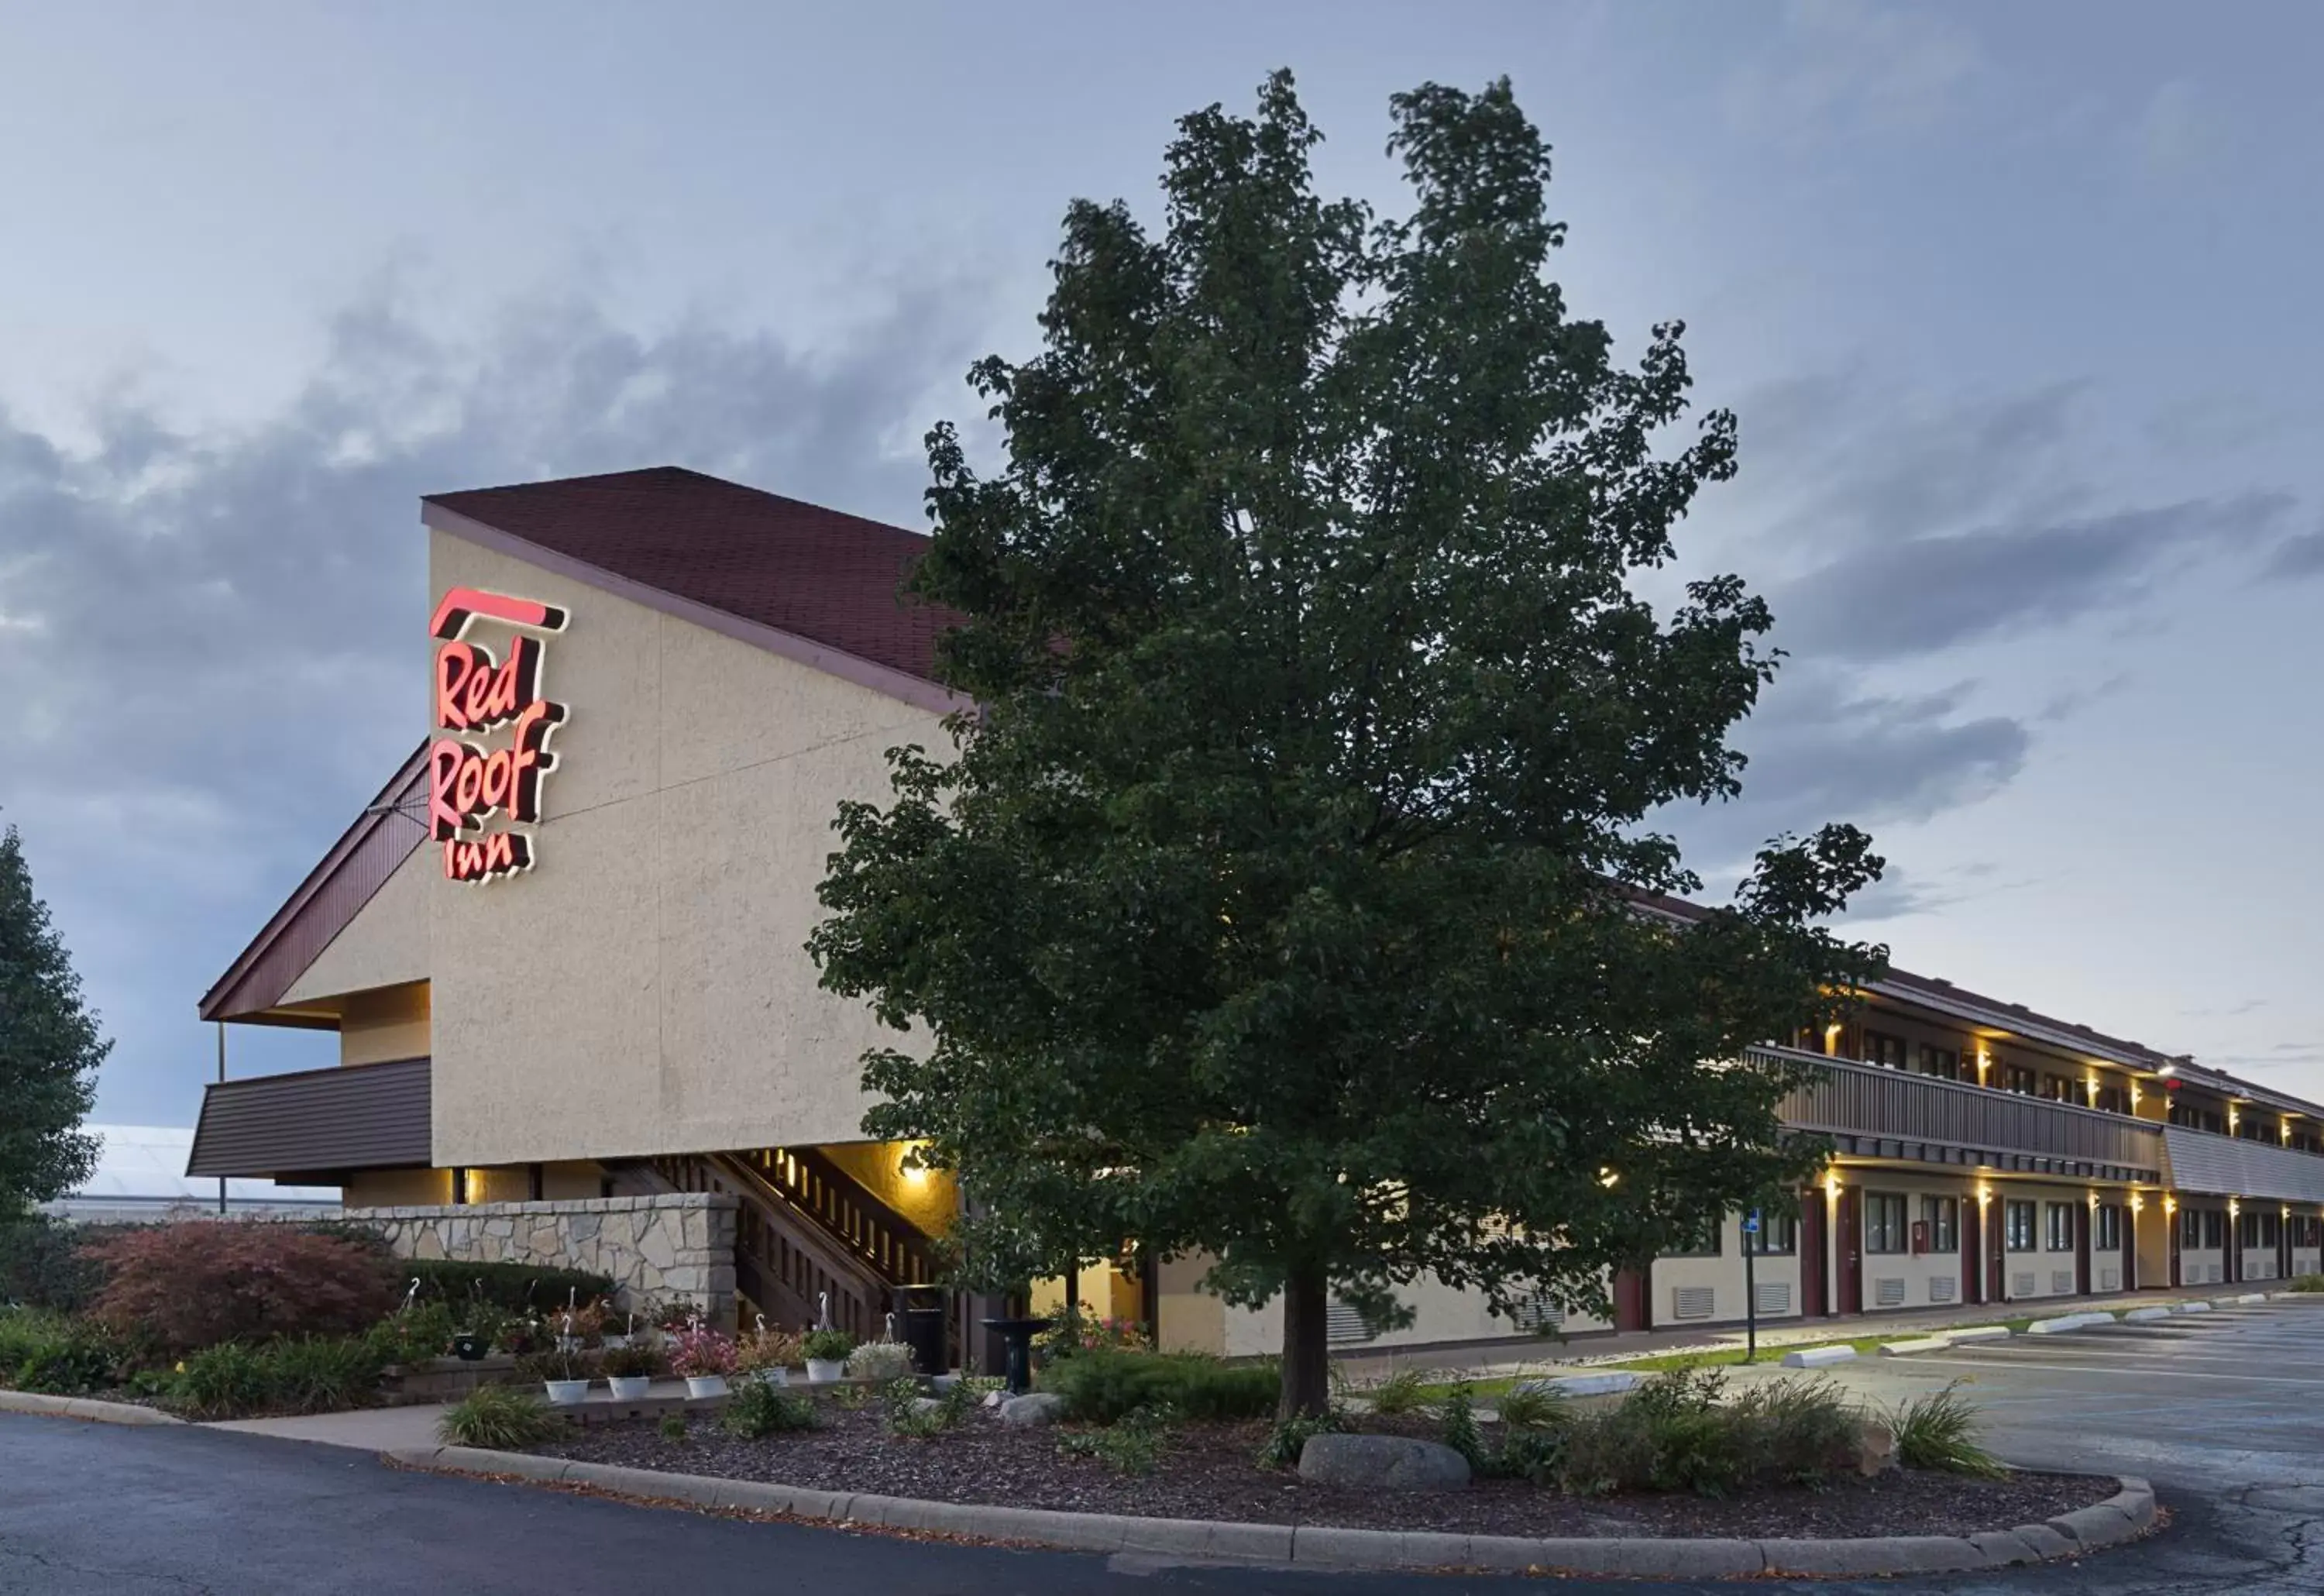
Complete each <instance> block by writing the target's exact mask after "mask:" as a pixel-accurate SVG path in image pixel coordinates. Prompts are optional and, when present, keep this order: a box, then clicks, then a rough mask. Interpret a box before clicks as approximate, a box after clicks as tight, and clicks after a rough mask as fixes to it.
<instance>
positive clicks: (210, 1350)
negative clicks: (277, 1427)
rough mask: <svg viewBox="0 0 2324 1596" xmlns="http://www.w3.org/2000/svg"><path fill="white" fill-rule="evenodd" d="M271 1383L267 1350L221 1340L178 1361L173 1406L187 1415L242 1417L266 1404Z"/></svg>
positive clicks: (193, 1416) (172, 1391) (172, 1399)
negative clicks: (265, 1352)
mask: <svg viewBox="0 0 2324 1596" xmlns="http://www.w3.org/2000/svg"><path fill="white" fill-rule="evenodd" d="M272 1385H273V1381H272V1370H270V1369H269V1368H268V1365H267V1360H266V1355H265V1354H264V1353H263V1352H260V1351H259V1350H258V1349H257V1348H256V1347H252V1346H245V1345H244V1344H243V1343H242V1342H231V1341H229V1342H219V1343H218V1344H217V1345H216V1346H213V1347H204V1348H203V1349H202V1350H201V1351H199V1352H192V1353H189V1354H188V1355H187V1357H186V1358H185V1359H184V1360H183V1361H181V1362H180V1364H179V1366H178V1370H177V1379H176V1381H175V1384H174V1386H173V1388H172V1390H171V1406H173V1407H176V1408H177V1409H178V1410H179V1411H180V1413H183V1414H184V1415H185V1416H187V1417H188V1418H197V1419H214V1418H242V1417H244V1416H248V1415H250V1414H254V1413H256V1412H258V1411H259V1410H260V1409H261V1408H263V1407H265V1406H266V1402H267V1398H268V1395H269V1393H270V1391H271V1390H272Z"/></svg>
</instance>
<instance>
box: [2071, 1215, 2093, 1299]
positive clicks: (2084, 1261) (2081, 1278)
mask: <svg viewBox="0 0 2324 1596" xmlns="http://www.w3.org/2000/svg"><path fill="white" fill-rule="evenodd" d="M2089 1294H2090V1205H2089V1204H2087V1203H2077V1204H2074V1295H2075V1296H2089Z"/></svg>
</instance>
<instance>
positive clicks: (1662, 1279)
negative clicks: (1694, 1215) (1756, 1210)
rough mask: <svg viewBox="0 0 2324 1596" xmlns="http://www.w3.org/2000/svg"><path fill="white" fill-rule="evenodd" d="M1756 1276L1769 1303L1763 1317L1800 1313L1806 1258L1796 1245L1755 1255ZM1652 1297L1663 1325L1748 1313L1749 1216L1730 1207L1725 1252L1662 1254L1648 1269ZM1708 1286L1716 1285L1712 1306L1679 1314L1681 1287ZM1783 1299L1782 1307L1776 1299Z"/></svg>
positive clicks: (1722, 1237) (1723, 1234) (1723, 1233)
mask: <svg viewBox="0 0 2324 1596" xmlns="http://www.w3.org/2000/svg"><path fill="white" fill-rule="evenodd" d="M1751 1281H1752V1285H1753V1286H1754V1287H1756V1288H1757V1290H1758V1291H1759V1294H1760V1300H1761V1301H1762V1302H1763V1303H1765V1304H1766V1305H1768V1306H1767V1307H1766V1310H1765V1311H1763V1312H1762V1313H1761V1314H1760V1315H1759V1317H1760V1318H1762V1319H1783V1318H1796V1317H1797V1316H1798V1315H1799V1313H1800V1305H1801V1301H1802V1296H1801V1292H1800V1259H1799V1255H1798V1253H1797V1252H1796V1251H1794V1252H1793V1253H1790V1254H1788V1255H1785V1254H1781V1253H1770V1254H1767V1255H1766V1256H1765V1257H1762V1258H1758V1259H1754V1260H1753V1262H1752V1268H1751ZM1647 1284H1648V1286H1649V1287H1650V1295H1649V1296H1648V1298H1647V1306H1648V1311H1649V1312H1650V1314H1651V1315H1652V1320H1651V1322H1652V1323H1653V1324H1654V1325H1655V1327H1656V1328H1657V1329H1662V1328H1671V1327H1683V1326H1684V1325H1687V1324H1697V1323H1703V1324H1718V1323H1726V1322H1729V1321H1733V1320H1739V1319H1742V1318H1744V1317H1746V1316H1747V1315H1748V1313H1749V1307H1748V1299H1747V1298H1746V1297H1745V1296H1744V1295H1743V1216H1742V1215H1741V1214H1739V1213H1729V1215H1728V1216H1727V1218H1726V1220H1725V1221H1724V1222H1723V1223H1722V1224H1721V1226H1720V1234H1719V1255H1718V1256H1717V1257H1716V1258H1696V1257H1687V1258H1658V1259H1655V1261H1654V1264H1653V1266H1652V1268H1650V1269H1649V1271H1648V1275H1647ZM1689 1287H1710V1289H1711V1312H1710V1313H1709V1314H1707V1315H1701V1317H1700V1318H1696V1319H1682V1318H1680V1317H1679V1316H1678V1303H1679V1296H1678V1293H1679V1292H1680V1291H1682V1290H1683V1289H1686V1288H1689ZM1777 1302H1780V1303H1781V1304H1782V1305H1781V1306H1780V1307H1778V1306H1775V1304H1776V1303H1777Z"/></svg>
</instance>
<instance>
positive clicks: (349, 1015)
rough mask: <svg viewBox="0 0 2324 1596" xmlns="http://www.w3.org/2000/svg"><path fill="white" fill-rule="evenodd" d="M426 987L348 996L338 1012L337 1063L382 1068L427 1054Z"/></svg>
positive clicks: (418, 985)
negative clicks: (401, 1060)
mask: <svg viewBox="0 0 2324 1596" xmlns="http://www.w3.org/2000/svg"><path fill="white" fill-rule="evenodd" d="M428 1044H429V1023H428V983H426V982H424V981H415V982H413V983H410V984H409V985H407V986H391V987H385V988H383V989H381V990H379V991H376V992H350V993H349V994H347V996H346V999H345V1000H344V1002H343V1006H342V1008H341V1010H340V1012H339V1062H340V1063H341V1064H383V1063H385V1062H386V1061H387V1060H389V1059H392V1058H424V1057H426V1056H427V1054H428Z"/></svg>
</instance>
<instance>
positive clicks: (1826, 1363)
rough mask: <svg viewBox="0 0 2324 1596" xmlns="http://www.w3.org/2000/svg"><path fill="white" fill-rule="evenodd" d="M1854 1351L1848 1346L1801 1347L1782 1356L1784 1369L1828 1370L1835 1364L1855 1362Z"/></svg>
mask: <svg viewBox="0 0 2324 1596" xmlns="http://www.w3.org/2000/svg"><path fill="white" fill-rule="evenodd" d="M1855 1357H1856V1349H1855V1348H1854V1347H1850V1346H1837V1347H1803V1348H1801V1349H1800V1350H1799V1351H1798V1352H1785V1353H1784V1368H1786V1369H1829V1368H1831V1366H1832V1365H1833V1364H1835V1363H1847V1362H1851V1361H1854V1360H1855Z"/></svg>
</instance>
